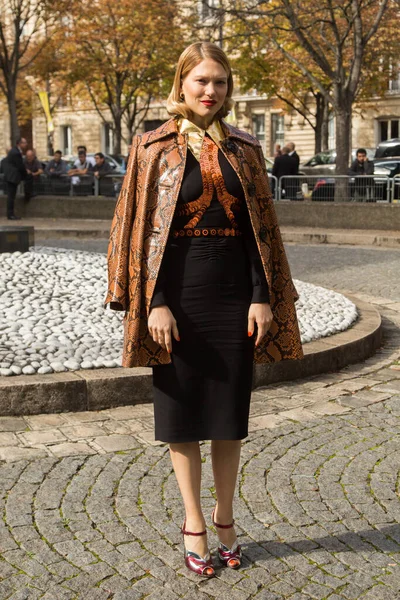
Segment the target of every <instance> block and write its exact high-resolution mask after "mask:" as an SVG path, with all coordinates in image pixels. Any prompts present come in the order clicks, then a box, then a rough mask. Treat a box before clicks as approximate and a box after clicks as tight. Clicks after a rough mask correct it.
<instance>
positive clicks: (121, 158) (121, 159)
mask: <svg viewBox="0 0 400 600" xmlns="http://www.w3.org/2000/svg"><path fill="white" fill-rule="evenodd" d="M109 156H110V157H111V158H113V159H114V160H115V162H116V163H118V165H119V167H120V169H121V173H126V156H125V155H124V154H110V155H109Z"/></svg>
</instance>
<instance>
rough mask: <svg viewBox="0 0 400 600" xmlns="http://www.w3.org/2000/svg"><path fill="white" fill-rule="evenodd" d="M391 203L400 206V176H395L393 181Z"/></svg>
mask: <svg viewBox="0 0 400 600" xmlns="http://www.w3.org/2000/svg"><path fill="white" fill-rule="evenodd" d="M391 202H393V204H400V174H399V175H395V176H394V177H393V179H392V189H391Z"/></svg>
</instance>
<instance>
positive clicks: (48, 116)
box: [39, 92, 54, 133]
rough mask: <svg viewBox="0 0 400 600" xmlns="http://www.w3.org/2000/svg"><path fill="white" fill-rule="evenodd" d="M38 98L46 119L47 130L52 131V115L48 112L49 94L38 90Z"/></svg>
mask: <svg viewBox="0 0 400 600" xmlns="http://www.w3.org/2000/svg"><path fill="white" fill-rule="evenodd" d="M39 99H40V102H41V104H42V106H43V110H44V114H45V115H46V120H47V131H48V133H52V132H53V131H54V123H53V117H52V116H51V112H50V104H49V95H48V93H47V92H39Z"/></svg>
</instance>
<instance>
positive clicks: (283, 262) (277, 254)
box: [256, 146, 299, 302]
mask: <svg viewBox="0 0 400 600" xmlns="http://www.w3.org/2000/svg"><path fill="white" fill-rule="evenodd" d="M256 151H257V157H258V161H259V164H260V166H261V174H262V179H263V187H264V188H265V191H266V194H265V197H264V198H262V199H259V202H260V209H261V211H262V213H263V215H264V218H265V223H266V224H267V226H268V237H269V238H270V239H272V240H273V242H272V243H273V248H271V282H272V289H271V288H269V290H268V292H269V295H270V297H271V296H272V294H273V293H274V289H273V286H274V282H276V281H277V280H278V279H279V278H281V276H282V274H285V275H286V278H287V279H288V281H289V289H290V292H291V295H292V297H293V300H294V301H295V302H296V301H297V300H298V299H299V295H298V293H297V290H296V288H295V286H294V284H293V281H292V277H291V274H290V267H289V263H288V260H287V256H286V252H285V248H284V245H283V241H282V235H281V232H280V229H279V225H278V219H277V216H276V212H275V206H274V201H273V199H272V195H271V191H270V187H269V179H268V173H267V168H266V166H265V159H264V154H263V151H262V148H261V146H257V148H256Z"/></svg>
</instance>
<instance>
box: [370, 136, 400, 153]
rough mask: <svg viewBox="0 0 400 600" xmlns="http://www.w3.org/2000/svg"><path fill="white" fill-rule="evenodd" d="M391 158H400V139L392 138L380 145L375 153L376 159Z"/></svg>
mask: <svg viewBox="0 0 400 600" xmlns="http://www.w3.org/2000/svg"><path fill="white" fill-rule="evenodd" d="M390 156H400V138H392V139H391V140H385V141H384V142H381V143H380V144H378V146H377V148H376V151H375V158H387V157H390Z"/></svg>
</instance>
